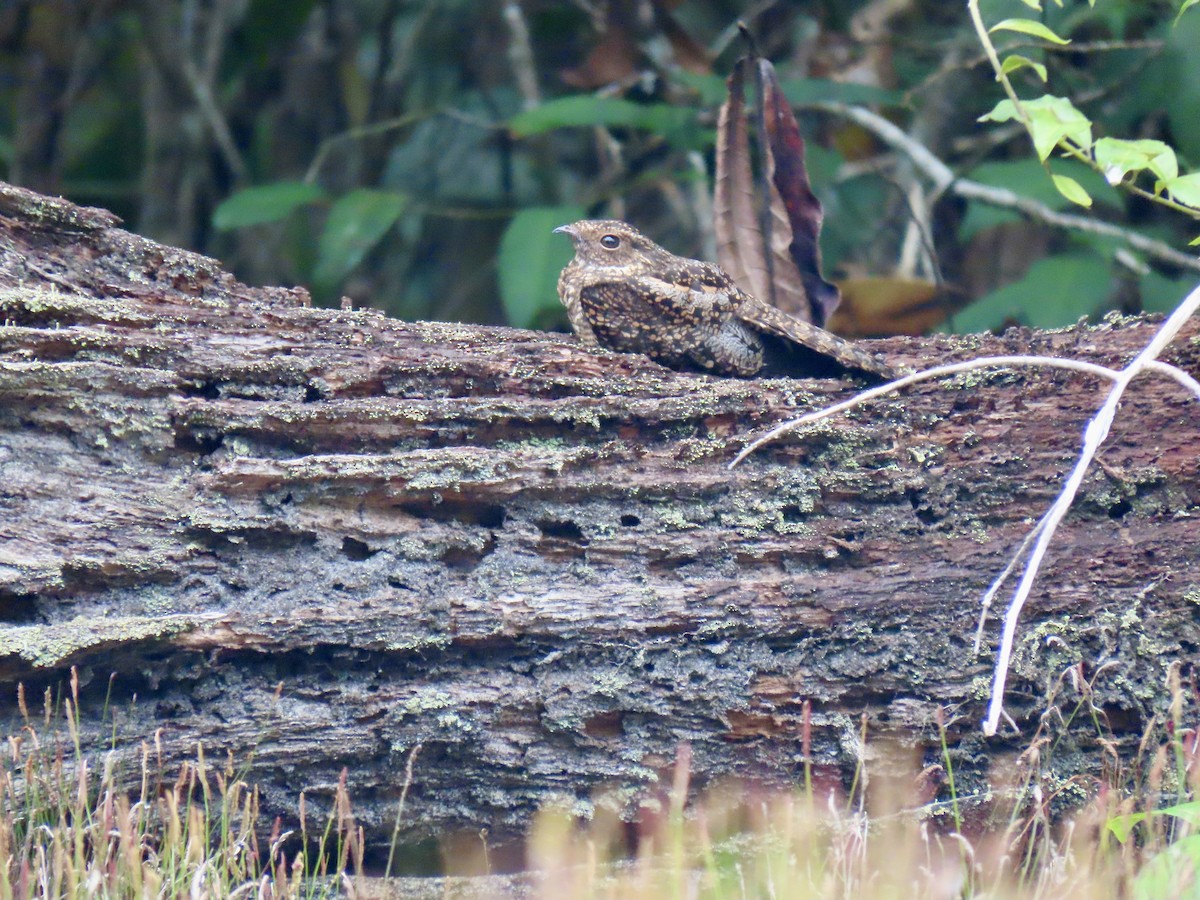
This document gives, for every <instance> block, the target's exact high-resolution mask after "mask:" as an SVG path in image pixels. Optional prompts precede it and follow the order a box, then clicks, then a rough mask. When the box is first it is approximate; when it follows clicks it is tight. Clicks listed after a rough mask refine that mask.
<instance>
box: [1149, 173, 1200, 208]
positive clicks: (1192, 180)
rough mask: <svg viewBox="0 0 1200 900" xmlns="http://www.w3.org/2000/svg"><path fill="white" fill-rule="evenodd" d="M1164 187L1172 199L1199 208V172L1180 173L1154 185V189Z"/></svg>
mask: <svg viewBox="0 0 1200 900" xmlns="http://www.w3.org/2000/svg"><path fill="white" fill-rule="evenodd" d="M1164 188H1165V189H1166V191H1167V193H1168V194H1170V195H1171V199H1172V200H1175V201H1176V202H1178V203H1183V204H1185V205H1186V206H1194V207H1196V208H1197V209H1200V172H1193V173H1192V174H1190V175H1180V176H1179V177H1178V178H1171V179H1167V180H1165V181H1163V182H1162V184H1161V185H1155V189H1156V190H1160V189H1164Z"/></svg>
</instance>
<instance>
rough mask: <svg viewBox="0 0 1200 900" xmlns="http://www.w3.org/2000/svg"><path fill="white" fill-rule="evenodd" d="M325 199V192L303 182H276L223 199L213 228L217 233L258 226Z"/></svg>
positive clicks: (214, 217)
mask: <svg viewBox="0 0 1200 900" xmlns="http://www.w3.org/2000/svg"><path fill="white" fill-rule="evenodd" d="M323 199H325V192H324V191H323V190H321V188H320V187H318V186H317V185H315V184H306V183H305V182H303V181H276V182H273V183H272V184H262V185H259V186H258V187H251V188H245V189H244V190H240V191H238V192H237V193H236V194H232V195H231V196H229V197H226V198H225V199H224V200H223V201H222V202H221V204H220V205H219V206H218V207H217V208H216V210H215V211H214V212H213V227H214V228H216V229H217V230H218V231H229V230H230V229H233V228H245V227H247V226H249V225H262V224H264V223H266V222H278V221H280V220H281V219H286V218H287V217H288V216H289V215H290V214H291V213H292V212H293V211H295V210H296V209H298V208H299V207H301V206H304V205H305V204H307V203H313V202H315V201H317V200H323Z"/></svg>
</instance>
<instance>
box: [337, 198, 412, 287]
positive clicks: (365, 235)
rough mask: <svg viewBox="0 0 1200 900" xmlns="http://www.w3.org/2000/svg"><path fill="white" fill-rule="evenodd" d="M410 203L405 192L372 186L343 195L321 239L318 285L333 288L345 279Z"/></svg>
mask: <svg viewBox="0 0 1200 900" xmlns="http://www.w3.org/2000/svg"><path fill="white" fill-rule="evenodd" d="M407 204H408V198H407V197H406V196H404V195H403V194H396V193H393V192H391V191H377V190H371V189H369V188H359V189H358V190H354V191H351V192H350V193H348V194H346V195H345V196H344V197H341V198H339V199H338V201H337V202H336V203H334V204H333V206H332V207H331V208H330V210H329V217H328V218H327V219H326V220H325V228H324V229H323V230H322V231H321V237H320V239H319V240H318V242H317V264H316V266H315V267H314V269H313V282H314V284H315V285H316V286H317V288H318V289H320V290H332V289H333V288H334V287H335V286H336V285H337V283H338V282H339V281H341V280H342V279H343V278H345V277H346V275H347V274H349V273H350V271H351V270H352V269H353V268H354V267H355V266H357V265H358V264H359V263H360V262H362V260H363V257H364V256H366V255H367V253H368V252H369V251H370V250H371V248H372V247H374V246H375V245H376V244H378V243H379V241H380V239H381V238H382V237H383V236H384V235H385V234H387V231H388V229H389V228H391V227H392V226H393V225H395V224H396V220H397V219H399V218H400V214H401V213H402V212H404V207H405V206H406V205H407Z"/></svg>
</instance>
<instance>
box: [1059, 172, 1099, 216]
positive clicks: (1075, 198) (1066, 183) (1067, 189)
mask: <svg viewBox="0 0 1200 900" xmlns="http://www.w3.org/2000/svg"><path fill="white" fill-rule="evenodd" d="M1050 177H1051V178H1053V179H1054V186H1055V187H1056V188H1058V192H1059V193H1060V194H1062V195H1063V196H1064V197H1066V198H1067V199H1068V200H1070V201H1071V202H1072V203H1078V204H1079V205H1080V206H1082V207H1085V208H1086V207H1089V206H1091V205H1092V198H1091V196H1089V194H1088V192H1087V191H1085V190H1084V189H1083V185H1081V184H1080V183H1079V182H1078V181H1076V180H1075V179H1074V178H1072V177H1070V176H1069V175H1056V174H1054V173H1051V175H1050Z"/></svg>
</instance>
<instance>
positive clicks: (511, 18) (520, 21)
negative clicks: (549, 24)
mask: <svg viewBox="0 0 1200 900" xmlns="http://www.w3.org/2000/svg"><path fill="white" fill-rule="evenodd" d="M504 23H505V24H506V25H507V26H508V62H509V64H510V65H511V66H512V68H513V74H514V75H515V76H516V78H517V88H518V90H520V92H521V108H522V109H533V108H534V107H535V106H537V105H538V104H539V103H541V102H542V96H541V92H540V91H539V90H538V81H537V67H536V66H535V64H534V61H533V44H532V43H531V42H530V40H529V26H528V25H527V24H526V23H525V13H524V12H523V11H522V9H521V4H520V3H518V2H517V0H508V2H507V3H505V4H504Z"/></svg>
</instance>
